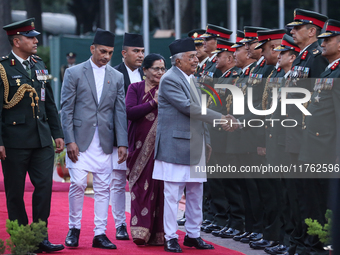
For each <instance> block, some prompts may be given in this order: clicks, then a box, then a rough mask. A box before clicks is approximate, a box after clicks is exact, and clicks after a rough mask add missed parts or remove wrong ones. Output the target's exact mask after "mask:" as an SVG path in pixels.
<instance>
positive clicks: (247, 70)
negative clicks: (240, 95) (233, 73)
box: [244, 67, 250, 75]
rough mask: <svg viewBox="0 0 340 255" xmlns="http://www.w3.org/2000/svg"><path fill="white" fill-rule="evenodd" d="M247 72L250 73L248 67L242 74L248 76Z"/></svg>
mask: <svg viewBox="0 0 340 255" xmlns="http://www.w3.org/2000/svg"><path fill="white" fill-rule="evenodd" d="M249 71H250V67H248V68H247V69H246V71H245V72H244V74H245V75H249Z"/></svg>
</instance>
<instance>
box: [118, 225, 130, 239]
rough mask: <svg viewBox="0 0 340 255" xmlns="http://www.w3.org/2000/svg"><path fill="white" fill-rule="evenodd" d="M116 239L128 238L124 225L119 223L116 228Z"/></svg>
mask: <svg viewBox="0 0 340 255" xmlns="http://www.w3.org/2000/svg"><path fill="white" fill-rule="evenodd" d="M116 239H117V240H129V234H128V232H127V230H126V226H125V225H120V226H119V227H118V228H116Z"/></svg>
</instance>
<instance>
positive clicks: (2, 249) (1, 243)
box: [0, 239, 6, 254]
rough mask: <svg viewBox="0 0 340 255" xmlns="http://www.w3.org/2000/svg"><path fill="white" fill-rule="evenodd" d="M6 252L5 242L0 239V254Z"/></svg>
mask: <svg viewBox="0 0 340 255" xmlns="http://www.w3.org/2000/svg"><path fill="white" fill-rule="evenodd" d="M5 250H6V246H5V242H4V241H2V239H0V254H4V253H5Z"/></svg>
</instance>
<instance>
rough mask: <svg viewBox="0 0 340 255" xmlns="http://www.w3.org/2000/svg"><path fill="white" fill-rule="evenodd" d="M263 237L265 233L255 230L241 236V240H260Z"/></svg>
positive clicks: (247, 241) (246, 241) (243, 241)
mask: <svg viewBox="0 0 340 255" xmlns="http://www.w3.org/2000/svg"><path fill="white" fill-rule="evenodd" d="M262 237H263V235H262V234H261V233H256V232H253V233H251V234H250V235H248V236H246V237H243V238H241V239H240V242H241V243H249V242H251V241H259V240H261V239H262Z"/></svg>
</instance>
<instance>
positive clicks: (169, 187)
mask: <svg viewBox="0 0 340 255" xmlns="http://www.w3.org/2000/svg"><path fill="white" fill-rule="evenodd" d="M184 187H186V204H185V218H186V222H185V230H186V232H187V235H188V236H189V237H190V238H197V237H199V236H200V226H201V224H202V218H203V215H202V199H203V183H199V182H168V181H164V217H163V221H164V232H165V240H167V241H168V240H170V239H172V238H177V239H178V235H177V234H176V232H177V230H178V225H177V212H178V203H179V201H180V200H181V197H182V194H183V191H184Z"/></svg>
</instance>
